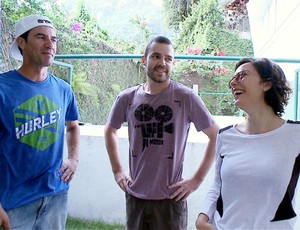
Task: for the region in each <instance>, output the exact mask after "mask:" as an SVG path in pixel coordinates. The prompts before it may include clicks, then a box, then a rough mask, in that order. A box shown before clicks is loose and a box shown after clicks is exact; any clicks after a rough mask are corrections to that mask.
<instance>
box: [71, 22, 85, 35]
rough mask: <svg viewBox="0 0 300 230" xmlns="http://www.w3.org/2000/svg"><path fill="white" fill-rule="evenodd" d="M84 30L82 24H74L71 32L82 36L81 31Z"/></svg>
mask: <svg viewBox="0 0 300 230" xmlns="http://www.w3.org/2000/svg"><path fill="white" fill-rule="evenodd" d="M82 29H83V25H82V24H81V23H80V22H74V23H73V25H72V28H71V30H72V31H74V32H75V33H77V34H80V31H81V30H82Z"/></svg>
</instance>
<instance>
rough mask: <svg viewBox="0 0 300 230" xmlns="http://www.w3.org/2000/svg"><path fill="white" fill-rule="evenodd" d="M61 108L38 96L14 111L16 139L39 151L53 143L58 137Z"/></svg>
mask: <svg viewBox="0 0 300 230" xmlns="http://www.w3.org/2000/svg"><path fill="white" fill-rule="evenodd" d="M60 112H61V108H59V107H58V106H57V105H56V104H55V103H53V102H52V101H50V100H49V99H48V98H46V97H45V96H43V95H41V94H38V95H36V96H34V97H32V98H30V99H29V100H27V101H25V102H24V103H23V104H21V105H19V106H18V107H17V108H15V109H14V119H15V132H16V138H17V139H18V140H20V142H22V143H24V144H27V145H29V146H31V147H33V148H37V149H39V150H41V151H43V150H45V149H46V148H48V147H49V146H50V145H51V144H53V143H54V142H55V140H56V139H57V137H58V135H59V131H60V126H59V121H60V120H61V114H60Z"/></svg>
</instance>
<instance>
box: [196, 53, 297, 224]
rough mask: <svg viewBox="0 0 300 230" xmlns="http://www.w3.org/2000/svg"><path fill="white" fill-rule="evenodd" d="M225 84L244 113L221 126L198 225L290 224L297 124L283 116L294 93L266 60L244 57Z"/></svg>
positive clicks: (294, 194) (293, 200)
mask: <svg viewBox="0 0 300 230" xmlns="http://www.w3.org/2000/svg"><path fill="white" fill-rule="evenodd" d="M229 87H230V89H231V92H232V94H233V96H234V99H235V105H236V106H237V107H238V108H240V109H242V110H244V111H245V112H246V114H247V116H246V119H245V121H243V122H242V123H240V124H235V125H232V126H228V127H226V128H223V129H221V130H220V131H219V134H218V137H217V146H216V154H217V155H216V164H215V169H216V170H215V180H214V182H213V185H212V187H211V188H210V190H209V192H208V194H207V197H206V199H205V201H204V204H203V207H202V210H201V211H200V214H199V216H198V218H197V220H196V226H197V229H293V228H294V225H295V222H296V213H295V211H294V208H295V198H296V187H297V182H298V178H299V172H300V123H299V122H294V121H291V120H284V119H283V118H282V114H283V113H284V108H285V106H286V105H287V103H288V99H289V97H290V94H291V93H292V90H291V88H290V87H289V84H288V82H287V79H286V77H285V74H284V72H283V71H282V69H281V68H280V67H279V66H278V65H277V64H276V63H274V62H273V61H271V60H269V59H266V58H262V59H255V58H243V59H241V60H240V61H239V62H238V63H237V64H236V67H235V76H234V77H233V78H232V79H231V80H230V81H229Z"/></svg>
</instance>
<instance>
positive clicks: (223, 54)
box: [217, 50, 226, 56]
mask: <svg viewBox="0 0 300 230" xmlns="http://www.w3.org/2000/svg"><path fill="white" fill-rule="evenodd" d="M225 55H226V53H225V52H224V51H223V50H221V51H218V53H217V56H225Z"/></svg>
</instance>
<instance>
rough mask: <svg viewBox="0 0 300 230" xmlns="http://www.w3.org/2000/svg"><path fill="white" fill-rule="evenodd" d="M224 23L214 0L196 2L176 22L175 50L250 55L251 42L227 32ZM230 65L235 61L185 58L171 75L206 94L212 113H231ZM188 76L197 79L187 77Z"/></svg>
mask: <svg viewBox="0 0 300 230" xmlns="http://www.w3.org/2000/svg"><path fill="white" fill-rule="evenodd" d="M224 25H225V22H224V12H223V11H222V10H221V9H220V8H219V6H218V1H217V0H202V1H199V2H198V3H197V4H196V5H195V6H194V7H193V9H192V11H191V13H190V14H189V16H188V17H186V18H185V19H184V20H183V21H181V22H180V23H179V29H180V30H179V36H178V39H177V40H176V42H175V44H176V45H177V46H176V50H177V52H178V53H186V54H191V53H189V52H190V50H193V51H197V50H198V51H199V50H200V51H201V52H200V53H199V52H198V53H197V54H196V55H204V56H207V55H208V56H223V55H229V56H252V55H253V50H252V44H251V41H250V40H249V39H244V38H241V37H240V35H239V34H238V33H237V32H232V31H228V30H227V29H225V26H224ZM233 68H234V63H229V62H224V61H195V60H194V61H193V60H188V61H180V62H179V63H178V64H177V66H176V69H175V73H174V75H175V77H176V79H177V80H178V81H181V82H183V83H184V84H188V85H189V84H192V83H193V84H198V85H199V89H200V92H202V91H205V92H206V93H208V94H205V97H204V98H203V100H204V102H205V104H206V106H207V107H208V108H209V110H210V111H211V112H212V113H213V114H215V115H224V114H226V115H234V114H236V113H237V109H236V108H235V107H234V106H233V105H232V100H231V98H230V97H231V96H228V95H226V93H228V92H229V90H228V81H229V79H230V78H231V77H230V75H232V74H233V73H232V72H233ZM220 70H221V71H220ZM190 76H196V78H195V77H194V78H193V80H189V78H191V77H190ZM190 86H191V85H190ZM205 92H204V93H205ZM211 93H215V95H214V96H213V95H212V94H211ZM223 93H225V94H224V95H223ZM217 94H218V95H217ZM216 95H217V96H216ZM229 105H230V106H229ZM228 106H229V107H228ZM226 108H229V109H226Z"/></svg>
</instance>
